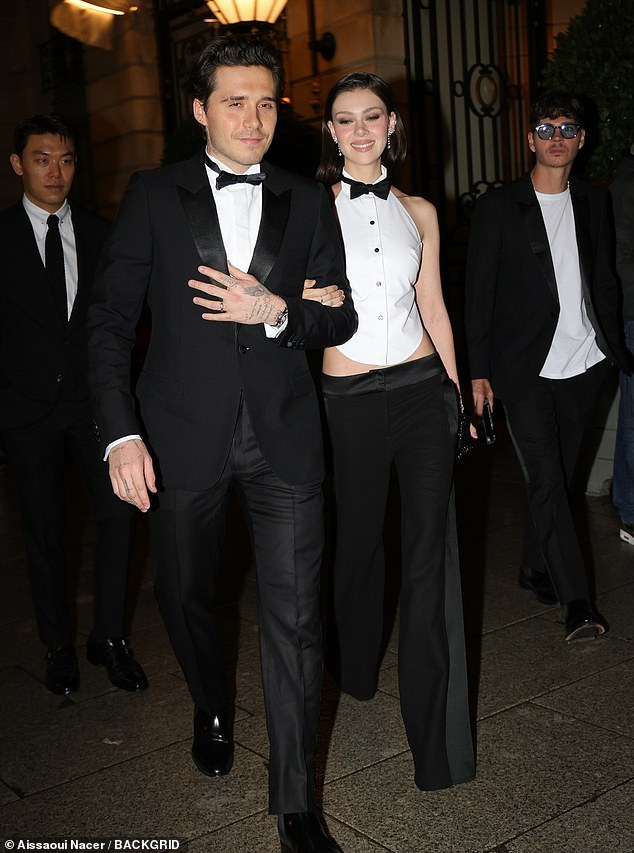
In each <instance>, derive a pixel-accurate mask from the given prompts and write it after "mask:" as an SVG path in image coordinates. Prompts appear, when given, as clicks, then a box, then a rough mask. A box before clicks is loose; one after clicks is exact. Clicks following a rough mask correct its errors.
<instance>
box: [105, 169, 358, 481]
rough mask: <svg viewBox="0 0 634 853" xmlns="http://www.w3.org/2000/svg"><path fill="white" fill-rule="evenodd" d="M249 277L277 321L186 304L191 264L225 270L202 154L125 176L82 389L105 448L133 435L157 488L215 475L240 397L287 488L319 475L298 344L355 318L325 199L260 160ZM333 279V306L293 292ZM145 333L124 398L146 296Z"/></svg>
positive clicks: (349, 328)
mask: <svg viewBox="0 0 634 853" xmlns="http://www.w3.org/2000/svg"><path fill="white" fill-rule="evenodd" d="M263 168H264V169H265V171H266V172H267V173H268V178H267V180H266V182H265V183H264V184H263V198H262V221H261V225H260V232H259V235H258V239H257V243H256V247H255V251H254V255H253V259H252V262H251V266H250V268H249V272H250V273H252V274H253V275H255V276H256V277H257V278H258V279H259V280H260V281H261V282H262V283H264V284H265V285H266V287H267V288H269V290H271V291H273V292H274V293H278V294H280V295H281V296H283V297H284V299H285V300H286V302H287V304H288V326H287V328H286V329H285V331H284V332H283V333H282V334H281V335H280V336H279V337H278V338H277V339H268V338H267V337H266V335H265V332H264V328H263V327H262V325H257V326H248V325H240V324H234V323H213V322H207V321H205V320H202V319H201V314H202V310H201V309H200V308H199V307H197V306H196V305H194V304H193V302H192V298H193V296H194V295H195V293H194V291H192V289H191V288H190V287H188V285H187V281H188V279H190V278H200V274H199V273H198V272H197V267H198V265H199V264H201V263H205V264H208V265H209V266H211V267H214V268H215V269H220V270H223V271H226V268H227V267H226V256H225V250H224V246H223V243H222V237H221V233H220V226H219V224H218V217H217V213H216V208H215V204H214V200H213V194H212V192H211V189H210V187H209V181H208V179H207V173H206V171H205V167H204V163H203V156H202V152H201V153H200V154H197V155H196V156H195V157H193V158H192V159H191V160H188V161H185V162H182V163H177V164H175V165H171V166H166V167H164V168H161V169H156V170H153V171H150V172H144V173H139V174H137V175H135V176H133V178H132V180H131V181H130V184H129V186H128V188H127V190H126V193H125V196H124V199H123V201H122V204H121V206H120V209H119V212H118V215H117V218H116V222H115V225H114V228H113V231H112V234H111V236H110V238H109V240H108V242H107V244H106V247H105V249H104V253H103V256H102V261H101V264H100V271H99V272H98V274H97V279H96V285H95V300H94V302H93V305H92V306H91V309H90V313H89V327H90V365H91V386H92V393H93V397H94V401H95V408H96V412H97V420H98V424H99V427H100V431H101V439H102V443H103V445H104V446H106V445H107V444H109V443H110V442H111V441H113V440H115V439H117V438H120V437H123V436H125V435H130V434H133V433H140V434H142V435H143V436H144V438H145V439H146V440H147V441H148V444H149V446H150V450H151V452H152V453H153V455H154V457H155V462H157V463H158V468H159V472H160V475H161V477H162V480H163V483H164V484H165V485H170V486H172V487H179V488H187V489H193V490H197V489H204V488H207V487H209V486H210V485H211V484H213V483H214V482H215V481H216V480H217V478H218V477H219V475H220V473H221V471H222V467H223V465H224V462H225V460H226V458H227V454H228V452H229V449H230V446H231V440H232V436H233V428H234V424H235V420H236V415H237V411H238V406H239V403H240V398H241V395H242V394H243V395H244V400H245V402H246V405H247V408H248V411H249V415H250V417H251V421H252V423H253V428H254V431H255V434H256V437H257V440H258V445H259V447H260V450H261V451H262V453H263V455H264V457H265V458H266V460H267V461H268V463H269V465H270V466H271V467H272V468H273V470H274V471H275V472H276V473H277V474H278V476H280V477H281V478H282V479H283V480H284V481H286V482H288V483H291V484H300V483H307V482H311V481H317V480H319V479H320V478H321V477H322V476H323V454H322V438H321V425H320V418H319V412H318V403H317V396H316V391H315V387H314V383H313V380H312V377H311V373H310V371H309V367H308V363H307V359H306V354H305V353H304V352H303V350H304V349H308V348H318V347H324V346H330V345H334V344H337V343H341V342H343V341H345V340H347V339H348V338H349V337H350V336H351V335H352V334H353V333H354V331H355V328H356V322H357V319H356V313H355V311H354V307H353V304H352V298H351V295H350V289H349V286H348V283H347V279H346V276H345V267H344V258H343V250H342V246H341V243H340V239H339V236H338V234H337V230H336V226H335V221H334V218H333V215H332V211H331V209H330V206H329V203H328V198H327V195H326V192H325V191H324V189H323V188H322V187H320V186H319V185H318V184H316V183H315V182H314V181H309V180H306V179H305V178H300V177H298V176H295V175H291V174H290V173H288V172H286V171H284V170H282V169H279V168H277V167H275V166H273V165H271V164H269V163H265V164H264V165H263ZM305 278H315V279H317V282H318V284H319V283H321V284H330V283H337V284H339V285H340V286H342V287H343V288H344V289H345V291H346V300H345V303H344V305H343V307H342V308H339V309H334V308H327V307H324V306H323V305H321V304H320V303H319V302H315V301H307V300H303V299H302V298H301V294H302V289H303V284H304V279H305ZM146 295H147V300H148V303H149V306H150V310H151V314H152V334H151V339H150V344H149V349H148V353H147V357H146V360H145V364H144V368H143V371H142V373H141V376H140V379H139V382H138V386H137V398H138V404H139V406H138V414H137V411H136V409H135V401H134V399H133V396H132V394H131V392H130V347H131V345H132V343H133V340H134V329H135V325H136V322H137V320H138V318H139V314H140V311H141V307H142V305H143V300H144V298H145V297H146Z"/></svg>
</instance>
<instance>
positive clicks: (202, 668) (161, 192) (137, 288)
mask: <svg viewBox="0 0 634 853" xmlns="http://www.w3.org/2000/svg"><path fill="white" fill-rule="evenodd" d="M280 85H281V67H280V62H279V57H278V55H277V53H276V52H275V50H274V49H273V48H272V47H271V46H269V45H268V44H266V43H263V42H259V41H258V40H257V39H250V38H232V37H226V38H222V39H220V40H218V41H217V42H214V43H212V44H210V45H209V46H208V47H207V48H206V49H205V50H204V51H203V53H202V54H201V56H200V57H199V59H198V62H197V63H196V66H195V68H194V71H193V75H192V93H193V111H194V116H195V118H196V120H197V121H198V122H199V124H200V125H201V127H202V128H203V130H204V134H205V137H206V146H205V148H204V149H203V150H201V151H200V152H199V153H197V154H196V155H195V156H194V157H193V158H192V159H191V160H189V161H186V162H182V163H177V164H175V165H171V166H167V167H164V168H161V169H157V170H154V171H151V172H146V173H141V174H137V175H135V176H133V178H132V180H131V181H130V184H129V186H128V189H127V191H126V194H125V197H124V199H123V201H122V204H121V206H120V209H119V212H118V215H117V219H116V222H115V225H114V229H113V232H112V234H111V236H110V238H109V240H108V242H107V244H106V246H105V250H104V253H103V256H102V262H101V265H100V267H101V269H100V272H99V273H98V275H97V279H96V290H95V298H94V303H93V305H92V308H91V314H90V327H91V342H90V350H91V373H92V391H93V394H94V398H95V401H96V405H97V411H98V421H99V424H100V429H101V434H102V438H103V443H104V450H105V453H106V454H107V457H108V461H109V466H110V476H111V480H112V483H113V488H114V491H115V492H116V494H117V495H118V496H119V497H120V498H122V499H123V500H125V501H128V502H129V503H131V504H133V505H134V506H136V507H138V508H139V509H140V510H141V511H143V512H145V511H147V510H148V509H149V508H150V503H151V501H150V495H149V494H148V492H150V493H153V492H154V493H156V492H158V493H159V494H158V497H157V499H155V501H153V503H154V504H155V506H154V507H153V511H152V513H151V517H150V529H151V537H152V544H153V550H154V553H155V556H156V562H157V578H156V594H157V598H158V601H159V605H160V608H161V611H162V614H163V616H164V619H165V622H166V625H167V628H168V631H169V634H170V638H171V642H172V645H173V647H174V650H175V653H176V655H177V657H178V660H179V662H180V665H181V667H182V669H183V671H184V673H185V676H186V679H187V683H188V686H189V689H190V692H191V695H192V698H193V700H194V704H195V707H194V740H193V746H192V755H193V759H194V762H195V763H196V766H197V767H198V768H199V769H200V770H201V771H202V772H203V773H206V774H207V775H209V776H212V777H213V776H221V775H224V774H226V773H228V772H229V771H230V769H231V766H232V762H233V739H232V726H231V701H230V697H229V696H228V694H227V688H226V685H225V679H224V672H223V670H224V663H223V656H222V652H221V649H220V643H219V632H218V624H217V620H216V616H215V613H214V606H215V602H216V595H215V577H216V574H217V572H218V568H219V552H220V546H221V541H222V537H223V533H224V513H225V505H226V501H227V496H228V493H229V490H230V488H231V487H232V486H234V487H235V488H236V489H237V491H238V493H239V495H240V498H241V501H242V504H243V507H244V509H245V511H246V516H247V521H248V525H249V529H250V534H251V539H252V545H253V552H254V557H255V563H256V572H257V577H258V610H259V623H260V652H261V660H262V680H263V686H264V695H265V705H266V713H267V727H268V733H269V741H270V760H269V807H270V812H271V813H272V814H277V815H279V818H278V829H279V833H280V838H281V841H282V849H283V850H285V851H337V850H339V849H340V848H339V846H338V845H337V844H336V842H335V841H334V840H333V839H332V838H331V836H330V835H329V833H328V831H327V829H326V827H325V824H324V823H323V820H322V818H321V816H320V815H318V814H317V812H316V811H315V797H314V770H315V741H316V733H317V721H318V715H319V701H320V690H321V671H322V657H321V630H320V620H319V609H318V597H319V575H320V566H321V559H322V546H323V531H322V524H323V520H322V479H323V475H324V466H323V453H322V435H321V425H320V417H319V409H318V403H317V396H316V392H315V388H314V384H313V380H312V378H311V374H310V371H309V367H308V364H307V360H306V355H305V352H304V350H305V349H308V348H320V347H324V346H329V345H333V344H337V343H340V342H343V341H345V340H347V339H348V338H349V337H350V335H351V334H352V333H353V331H354V329H355V326H356V314H355V312H354V308H353V305H352V301H351V299H350V297H349V288H348V284H347V281H346V278H345V270H344V260H343V255H342V249H341V245H340V241H339V237H338V234H337V230H336V226H335V222H334V219H333V214H332V212H331V210H330V206H329V203H328V199H327V196H326V193H325V191H324V190H323V188H321V187H319V186H318V185H317V184H316V183H314V182H313V181H309V180H306V179H304V178H299V177H297V176H294V175H291V174H289V173H288V172H286V171H284V170H282V169H279V168H277V167H275V166H273V165H272V164H270V163H267V162H266V161H264V162H263V157H264V155H265V153H266V151H267V149H268V147H269V145H270V143H271V140H272V138H273V132H274V130H275V124H276V117H277V102H278V96H279V92H280ZM201 148H202V146H201ZM307 278H310V279H315V280H316V281H317V283H321V284H328V283H330V284H338V285H339V286H340V287H341V288H343V290H344V291H345V293H346V294H347V296H348V298H347V299H346V300H345V302H344V304H343V306H341V307H337V308H334V307H332V308H331V307H327V306H326V305H323V304H320V303H319V302H315V301H310V300H302V290H303V285H304V281H305V279H307ZM146 296H147V300H148V303H149V306H150V309H151V313H152V333H151V338H150V344H149V349H148V353H147V357H146V360H145V365H144V368H143V371H142V373H141V376H140V379H139V382H138V385H137V396H138V412H137V410H136V406H135V400H134V399H133V397H132V395H131V393H130V381H129V373H130V346H129V345H130V343H131V341H132V339H133V336H134V327H135V324H136V322H137V319H138V317H139V312H140V310H141V306H142V304H143V300H144V299H145V298H146Z"/></svg>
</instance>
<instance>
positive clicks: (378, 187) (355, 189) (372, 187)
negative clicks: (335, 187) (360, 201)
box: [341, 175, 391, 199]
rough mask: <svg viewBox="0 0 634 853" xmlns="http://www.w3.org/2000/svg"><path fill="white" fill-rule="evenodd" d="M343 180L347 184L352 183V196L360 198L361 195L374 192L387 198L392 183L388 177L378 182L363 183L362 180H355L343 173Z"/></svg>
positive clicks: (377, 195) (380, 196) (378, 196)
mask: <svg viewBox="0 0 634 853" xmlns="http://www.w3.org/2000/svg"><path fill="white" fill-rule="evenodd" d="M341 180H342V181H343V182H344V183H346V184H350V198H359V196H360V195H365V194H366V193H374V195H375V196H376V197H377V198H382V199H386V198H387V197H388V195H389V194H390V186H391V184H390V182H389V180H388V179H387V178H383V180H382V181H377V183H376V184H363V183H361V181H353V180H351V179H350V178H345V177H344V176H343V175H342V176H341Z"/></svg>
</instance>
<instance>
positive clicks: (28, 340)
mask: <svg viewBox="0 0 634 853" xmlns="http://www.w3.org/2000/svg"><path fill="white" fill-rule="evenodd" d="M71 215H72V220H73V230H74V232H75V242H76V247H77V265H78V283H77V296H76V298H75V303H74V305H73V311H72V314H71V317H70V320H67V319H66V318H65V317H62V316H60V314H59V312H58V309H57V307H56V303H55V300H54V298H53V293H52V290H51V286H50V283H49V280H48V277H47V274H46V269H45V267H44V264H43V263H42V259H41V256H40V253H39V250H38V247H37V243H36V241H35V235H34V234H33V228H32V227H31V222H30V220H29V218H28V216H27V214H26V211H25V209H24V205H23V204H22V201H19V202H18V203H17V204H15V205H13V206H12V207H9V208H7V209H6V210H4V211H2V213H0V259H1V260H0V428H3V429H7V428H10V429H15V428H31V427H35V426H37V425H38V424H41V423H43V422H44V421H45V420H46V418H47V417H48V416H49V415H50V414H51V413H52V412H53V411H54V410H55V407H56V405H57V403H58V402H59V400H60V399H61V397H62V394H63V395H64V399H65V400H68V401H77V402H86V403H87V402H88V399H89V396H88V383H87V352H86V311H87V308H88V304H89V302H90V291H91V288H92V281H93V276H94V272H95V268H96V265H97V260H98V258H99V253H100V251H101V247H102V245H103V242H104V240H105V237H106V234H107V232H108V228H109V223H108V222H107V221H106V220H105V219H101V218H100V217H98V216H95V215H94V214H92V213H89V212H88V211H86V210H82V209H81V208H79V207H77V206H76V205H74V204H72V205H71Z"/></svg>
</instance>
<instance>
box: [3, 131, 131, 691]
mask: <svg viewBox="0 0 634 853" xmlns="http://www.w3.org/2000/svg"><path fill="white" fill-rule="evenodd" d="M10 160H11V165H12V167H13V170H14V172H15V173H16V175H19V176H20V177H21V179H22V184H23V189H24V195H23V197H22V199H21V200H20V201H19V202H18V203H17V204H15V205H13V206H12V207H10V208H8V209H7V210H5V211H3V212H2V213H1V214H0V253H1V255H2V272H1V274H0V432H1V435H2V441H3V442H4V445H5V447H6V450H7V454H8V457H9V460H10V463H11V466H12V468H13V470H14V472H15V477H16V481H17V485H18V491H19V496H20V501H21V506H22V514H23V519H24V527H25V537H26V550H27V558H28V564H29V572H30V582H31V592H32V595H33V602H34V605H35V615H36V618H37V625H38V630H39V634H40V638H41V640H42V642H43V643H44V644H45V646H46V647H47V649H48V651H47V656H46V675H45V682H46V686H47V688H48V689H49V690H51V691H52V692H53V693H61V694H63V693H68V692H72V691H75V690H77V689H78V687H79V669H78V665H77V656H76V653H75V647H74V640H73V633H74V631H73V625H72V619H71V616H70V612H69V607H68V602H67V590H66V566H65V559H64V544H63V533H64V472H65V461H66V451H67V450H69V449H70V450H72V451H73V453H74V455H75V456H76V458H77V461H78V462H79V463H80V466H81V468H82V469H83V472H84V475H85V477H86V480H87V484H88V488H89V491H90V495H91V498H92V502H93V507H94V511H95V517H96V522H97V545H96V556H95V568H94V583H95V587H94V609H93V624H92V631H91V633H90V636H89V637H88V642H87V655H88V659H89V660H90V661H91V663H94V664H99V665H104V666H105V667H106V671H107V673H108V676H109V678H110V680H111V681H112V683H113V684H115V685H116V686H117V687H120V688H123V689H124V690H139V689H144V688H146V687H147V680H146V678H145V674H144V673H143V670H142V669H141V667H140V666H139V664H138V663H137V661H136V660H135V659H134V657H133V656H132V653H131V651H130V649H129V648H128V646H127V645H126V643H125V640H124V639H123V634H124V606H125V594H126V583H127V576H128V564H129V547H130V533H131V525H132V520H133V519H132V511H131V510H130V509H129V508H128V507H124V506H122V505H121V504H120V502H118V501H117V500H116V499H115V498H114V497H113V495H112V494H111V490H110V488H109V482H108V476H107V471H106V470H105V468H104V465H103V463H102V462H101V459H100V455H99V445H98V442H97V438H96V436H95V429H94V421H93V418H92V413H91V408H90V402H89V393H88V382H87V376H86V359H87V352H86V310H87V307H88V303H89V299H90V291H91V287H92V280H93V275H94V271H95V266H96V264H97V259H98V256H99V252H100V250H101V246H102V244H103V241H104V239H105V236H106V233H107V230H108V223H107V222H106V220H104V219H101V218H100V217H97V216H95V215H93V214H91V213H89V212H88V211H85V210H82V209H81V208H80V207H78V206H77V205H75V204H74V203H69V201H68V199H67V196H68V194H69V192H70V189H71V185H72V182H73V178H74V175H75V133H74V131H73V130H72V128H71V127H70V126H69V124H68V122H66V120H65V119H63V118H62V117H61V116H58V115H55V114H47V115H36V116H33V117H32V118H30V119H27V120H26V121H24V122H22V123H21V124H20V125H18V127H17V128H16V130H15V135H14V148H13V153H12V154H11V158H10Z"/></svg>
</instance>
